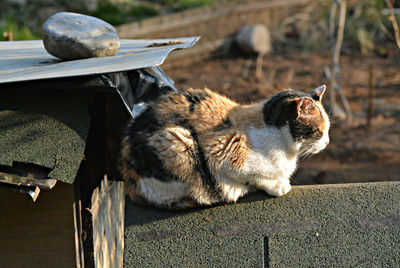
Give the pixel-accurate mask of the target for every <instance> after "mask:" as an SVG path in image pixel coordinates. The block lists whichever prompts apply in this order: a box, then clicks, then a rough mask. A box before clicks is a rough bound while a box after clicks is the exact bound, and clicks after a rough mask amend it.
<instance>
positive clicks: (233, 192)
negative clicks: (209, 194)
mask: <svg viewBox="0 0 400 268" xmlns="http://www.w3.org/2000/svg"><path fill="white" fill-rule="evenodd" d="M217 180H218V181H219V187H220V189H221V191H222V192H223V193H224V195H225V198H224V199H225V201H226V202H236V201H237V200H238V199H239V198H240V197H242V196H244V195H245V194H246V193H247V192H248V187H247V186H245V185H243V184H239V183H233V182H231V181H230V180H229V179H226V178H224V179H222V178H217Z"/></svg>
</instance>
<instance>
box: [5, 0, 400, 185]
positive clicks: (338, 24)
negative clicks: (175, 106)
mask: <svg viewBox="0 0 400 268" xmlns="http://www.w3.org/2000/svg"><path fill="white" fill-rule="evenodd" d="M60 11H71V12H77V13H82V14H87V15H92V16H95V17H98V18H100V19H103V20H105V21H107V22H109V23H110V24H112V25H114V26H115V27H116V28H117V30H118V34H119V37H120V38H174V37H185V36H202V38H201V39H200V41H199V43H198V44H197V45H196V46H195V47H194V48H191V49H188V50H185V51H177V52H174V53H173V54H172V55H171V56H170V57H169V58H168V59H167V61H166V62H165V63H164V65H163V66H162V67H163V68H164V70H165V71H166V73H167V74H168V75H169V76H170V77H171V78H172V79H173V80H174V81H175V83H176V86H177V88H178V89H182V90H184V89H185V88H189V87H200V88H204V87H208V88H210V89H212V90H215V91H217V92H219V93H222V94H224V95H227V96H229V97H230V98H232V99H234V100H236V101H238V102H240V103H250V102H255V101H258V100H260V99H265V98H268V97H270V96H271V95H272V94H275V93H277V92H278V91H280V90H282V89H285V88H289V87H290V88H297V89H300V90H304V91H310V90H312V89H313V88H315V87H318V86H320V85H321V84H326V85H327V87H328V90H327V93H326V94H325V96H324V105H325V106H326V109H327V111H328V113H329V114H330V116H331V120H332V128H331V132H330V137H331V144H330V145H329V146H328V148H327V149H326V150H325V151H324V152H322V153H320V154H319V155H317V156H313V157H311V158H307V159H302V160H301V161H300V163H299V167H300V168H299V169H298V171H297V172H296V174H295V176H294V178H293V184H321V183H347V182H366V181H385V180H399V179H400V120H399V119H400V72H399V71H400V68H399V67H400V61H399V59H400V36H399V29H398V23H399V21H400V1H392V0H375V1H373V0H365V1H350V0H348V1H343V0H341V1H310V0H268V1H256V0H247V1H245V0H234V1H226V0H225V1H224V0H219V1H211V0H152V1H151V0H149V1H133V0H86V1H77V0H0V40H1V41H6V40H30V39H41V27H42V25H43V23H44V22H45V21H46V20H47V19H48V18H49V17H50V16H51V15H53V14H55V13H57V12H60ZM244 26H249V27H244ZM243 27H244V28H243Z"/></svg>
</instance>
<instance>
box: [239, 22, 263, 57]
mask: <svg viewBox="0 0 400 268" xmlns="http://www.w3.org/2000/svg"><path fill="white" fill-rule="evenodd" d="M235 41H236V44H237V45H238V46H239V48H240V49H241V50H242V51H243V52H244V53H248V54H262V55H264V54H268V53H269V52H270V51H271V37H270V33H269V30H268V28H267V27H266V26H265V25H263V24H256V25H251V26H245V27H243V28H241V29H240V30H239V31H238V33H237V34H236V36H235Z"/></svg>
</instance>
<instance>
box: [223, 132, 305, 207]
mask: <svg viewBox="0 0 400 268" xmlns="http://www.w3.org/2000/svg"><path fill="white" fill-rule="evenodd" d="M247 136H248V143H249V149H250V151H249V153H248V155H247V160H246V162H245V165H244V167H243V168H241V169H240V170H237V169H233V168H232V166H231V165H230V164H229V163H228V162H227V163H224V164H223V166H222V170H223V174H224V177H218V178H217V181H219V185H220V187H221V190H222V192H223V193H224V195H225V200H226V201H231V202H232V201H233V202H235V201H236V200H237V199H238V198H239V197H241V196H243V195H244V194H246V193H247V192H248V191H249V189H248V186H246V185H245V184H246V183H248V184H250V186H252V187H256V188H259V189H262V190H264V191H266V192H267V193H268V194H270V195H273V196H281V195H283V194H286V193H287V192H289V191H290V189H291V186H290V181H289V178H290V176H291V175H292V173H293V172H294V171H295V169H296V163H297V155H298V153H299V152H300V148H301V144H300V143H296V142H294V140H293V137H292V135H291V134H290V130H289V126H288V125H286V126H284V127H282V128H276V127H273V126H265V127H263V128H250V129H249V131H248V133H247Z"/></svg>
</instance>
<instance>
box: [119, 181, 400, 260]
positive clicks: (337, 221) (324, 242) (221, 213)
mask: <svg viewBox="0 0 400 268" xmlns="http://www.w3.org/2000/svg"><path fill="white" fill-rule="evenodd" d="M399 190H400V182H383V183H360V184H342V185H318V186H317V185H315V186H295V187H293V190H292V191H291V192H289V193H288V194H287V195H285V196H283V197H278V198H272V197H269V196H268V195H267V194H265V193H263V192H259V193H255V194H250V195H248V196H247V197H245V198H243V199H241V200H240V202H238V203H237V204H228V205H221V206H215V207H210V208H201V209H196V210H191V211H181V212H173V211H164V210H157V209H152V208H146V207H140V206H136V205H134V204H132V202H130V201H129V200H127V201H126V208H125V252H124V267H398V266H399V265H400V192H399Z"/></svg>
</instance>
